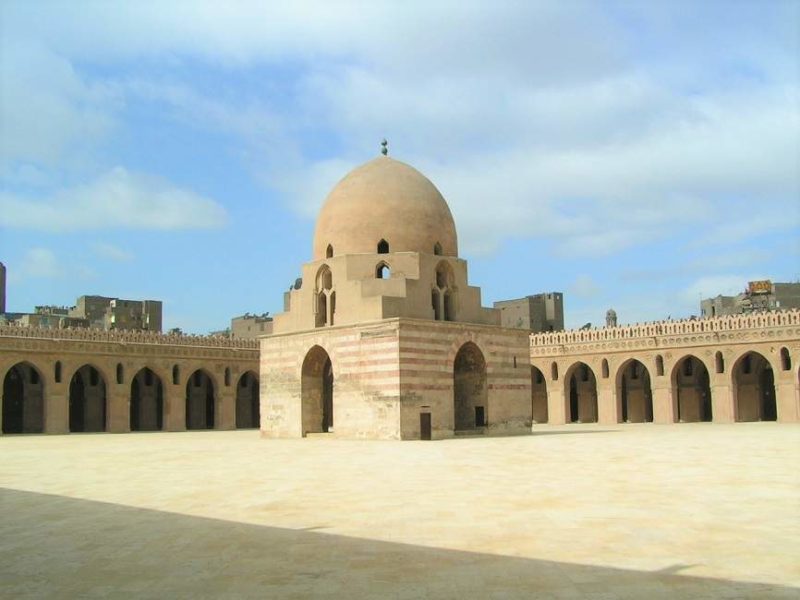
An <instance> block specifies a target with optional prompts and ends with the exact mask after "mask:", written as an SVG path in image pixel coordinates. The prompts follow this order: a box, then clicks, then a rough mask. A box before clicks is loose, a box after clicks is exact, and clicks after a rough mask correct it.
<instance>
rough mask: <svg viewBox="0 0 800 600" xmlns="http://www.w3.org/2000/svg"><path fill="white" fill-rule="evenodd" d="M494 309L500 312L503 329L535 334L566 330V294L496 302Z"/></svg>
mask: <svg viewBox="0 0 800 600" xmlns="http://www.w3.org/2000/svg"><path fill="white" fill-rule="evenodd" d="M494 307H495V308H497V309H499V310H500V324H501V325H502V326H503V327H513V328H515V329H527V330H529V331H532V332H534V333H539V332H543V331H562V330H563V329H564V294H562V293H561V292H549V293H546V294H534V295H532V296H525V297H524V298H519V299H518V300H501V301H499V302H495V303H494Z"/></svg>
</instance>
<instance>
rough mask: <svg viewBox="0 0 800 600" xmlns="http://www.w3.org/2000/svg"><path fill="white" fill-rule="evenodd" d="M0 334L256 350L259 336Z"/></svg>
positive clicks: (10, 330)
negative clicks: (248, 337) (249, 337)
mask: <svg viewBox="0 0 800 600" xmlns="http://www.w3.org/2000/svg"><path fill="white" fill-rule="evenodd" d="M0 337H17V338H19V337H26V338H38V339H48V340H84V341H90V342H116V343H118V344H159V345H165V346H203V347H206V348H233V349H244V350H257V349H258V340H249V339H248V340H243V339H239V338H235V339H230V338H225V337H221V336H210V335H187V334H176V333H155V332H151V331H126V330H113V331H103V330H101V329H82V328H75V329H70V328H67V329H55V328H47V327H22V326H18V325H0Z"/></svg>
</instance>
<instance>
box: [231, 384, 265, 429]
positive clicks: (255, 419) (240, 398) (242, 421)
mask: <svg viewBox="0 0 800 600" xmlns="http://www.w3.org/2000/svg"><path fill="white" fill-rule="evenodd" d="M260 422H261V417H260V411H259V394H258V376H257V375H256V374H255V373H253V372H252V371H247V372H246V373H244V374H243V375H242V376H241V377H240V378H239V383H238V384H236V429H254V428H258V426H259V424H260Z"/></svg>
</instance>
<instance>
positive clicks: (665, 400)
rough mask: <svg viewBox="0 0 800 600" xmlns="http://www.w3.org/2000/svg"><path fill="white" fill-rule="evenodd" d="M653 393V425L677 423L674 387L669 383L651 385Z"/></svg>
mask: <svg viewBox="0 0 800 600" xmlns="http://www.w3.org/2000/svg"><path fill="white" fill-rule="evenodd" d="M651 390H652V392H653V423H674V422H675V415H676V410H675V398H673V395H672V386H670V385H669V383H668V382H664V383H662V384H660V385H659V384H656V383H655V382H653V383H651Z"/></svg>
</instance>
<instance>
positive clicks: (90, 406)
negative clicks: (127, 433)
mask: <svg viewBox="0 0 800 600" xmlns="http://www.w3.org/2000/svg"><path fill="white" fill-rule="evenodd" d="M106 408H107V407H106V380H105V377H103V375H102V374H101V373H100V371H98V370H97V368H96V367H94V366H92V365H88V364H87V365H83V366H82V367H80V368H79V369H78V370H77V371H75V373H74V375H73V376H72V379H71V380H70V383H69V430H70V431H71V432H88V431H105V430H106V413H107V410H106Z"/></svg>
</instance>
